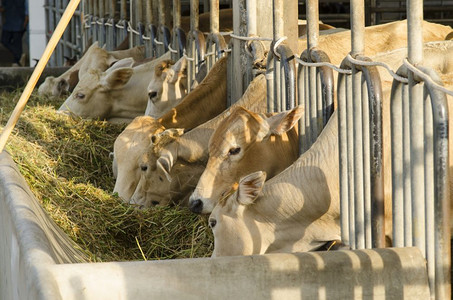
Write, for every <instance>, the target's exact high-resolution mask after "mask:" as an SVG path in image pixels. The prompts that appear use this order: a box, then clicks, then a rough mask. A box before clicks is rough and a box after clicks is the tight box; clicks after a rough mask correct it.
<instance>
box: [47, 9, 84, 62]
mask: <svg viewBox="0 0 453 300" xmlns="http://www.w3.org/2000/svg"><path fill="white" fill-rule="evenodd" d="M68 3H69V0H61V1H57V0H47V1H46V2H45V5H44V8H45V12H46V38H47V39H48V40H49V39H50V37H51V36H52V33H53V30H54V29H55V27H56V26H57V24H58V21H59V20H60V18H61V16H62V14H63V12H64V9H65V7H66V6H67V5H68ZM82 51H83V48H82V22H81V11H80V10H76V11H75V13H74V16H73V18H72V19H71V21H70V22H69V24H68V27H67V28H66V30H65V32H64V34H63V37H62V38H61V39H60V41H59V43H58V45H57V47H56V49H55V52H54V54H53V55H52V57H51V58H50V60H49V65H51V66H62V65H64V63H65V59H66V58H73V57H77V56H79V57H80V56H81V54H82Z"/></svg>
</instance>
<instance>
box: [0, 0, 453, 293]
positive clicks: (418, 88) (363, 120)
mask: <svg viewBox="0 0 453 300" xmlns="http://www.w3.org/2000/svg"><path fill="white" fill-rule="evenodd" d="M69 2H70V1H68V0H48V1H46V5H45V9H46V26H47V28H46V32H47V33H48V35H49V36H48V38H49V39H50V38H51V35H52V33H53V32H54V30H55V28H56V26H57V24H58V23H59V21H60V19H61V18H62V15H63V13H64V10H65V9H66V7H67V6H68V3H69ZM333 2H334V3H337V2H336V1H333ZM379 2H380V1H364V0H351V1H350V3H348V7H347V9H348V10H349V11H348V13H347V15H346V16H345V14H342V15H341V23H339V24H343V25H345V24H346V25H345V26H350V29H351V30H350V32H349V31H348V37H349V41H350V47H349V45H348V52H347V53H346V55H345V56H343V57H341V60H340V62H339V63H337V62H335V61H332V57H329V55H330V56H332V53H326V52H325V51H323V50H321V49H320V43H321V42H322V36H323V33H321V31H320V30H319V24H320V22H319V21H320V20H322V21H324V22H326V23H327V22H328V21H329V20H334V18H333V16H332V15H330V14H323V13H322V12H320V9H319V7H320V4H321V3H322V1H318V0H308V1H306V2H303V3H300V1H294V0H293V1H283V0H272V1H270V0H269V1H246V0H232V1H220V0H210V1H207V0H205V1H202V2H201V3H200V2H199V1H198V0H190V1H181V0H173V1H164V0H111V1H108V0H82V1H80V4H79V6H78V7H77V9H76V12H75V13H74V14H73V16H72V19H71V20H70V22H69V25H68V26H67V28H66V30H65V31H64V33H63V36H62V38H61V39H60V40H59V41H58V44H57V45H56V48H55V51H54V53H53V55H52V57H51V58H50V60H49V66H61V65H63V63H64V57H65V56H66V57H72V56H81V55H82V54H83V52H84V51H85V50H86V49H87V48H88V47H89V46H90V45H91V44H92V43H93V42H95V41H97V42H98V43H99V44H100V45H101V46H104V47H105V48H106V49H108V50H114V49H120V48H121V49H124V48H129V47H133V46H137V45H143V46H144V47H145V52H146V56H147V57H159V56H162V55H163V54H164V53H167V52H170V54H171V57H172V59H174V60H177V59H179V58H181V57H185V58H186V60H187V64H188V66H187V72H188V74H187V80H188V85H187V86H188V87H190V85H191V83H192V81H193V80H195V77H196V73H197V72H198V71H199V70H200V69H201V67H202V65H205V66H206V68H207V70H210V69H211V68H212V67H213V65H214V64H215V62H216V61H217V60H219V59H220V58H222V57H224V56H228V58H227V59H228V69H227V78H225V80H226V81H227V93H228V97H227V98H228V106H231V105H232V104H233V103H235V102H236V101H237V100H238V99H240V97H241V96H242V94H243V93H244V91H245V90H246V88H247V86H248V85H249V83H250V82H251V81H252V80H253V78H255V77H256V76H257V75H258V74H264V76H265V78H266V84H267V108H268V112H279V111H284V110H289V109H292V108H294V107H296V106H298V105H302V106H303V108H304V113H303V116H302V118H301V120H300V121H299V128H298V131H299V136H300V139H299V143H300V150H299V151H300V153H303V152H305V151H307V150H308V149H309V148H310V147H311V145H312V144H313V143H315V141H316V140H317V137H318V136H319V135H320V134H321V132H322V130H323V128H324V127H325V126H326V125H327V123H328V121H329V119H330V118H331V116H332V115H333V114H335V113H337V114H338V146H339V174H338V178H339V182H338V185H339V194H340V212H341V218H340V226H341V240H342V242H343V243H344V244H345V245H346V246H347V247H348V250H339V251H325V252H323V251H321V252H307V253H272V254H262V255H253V256H234V257H216V258H193V259H179V260H161V261H141V262H138V261H134V262H106V263H88V262H86V261H84V258H83V255H81V254H80V252H79V251H78V250H77V249H74V248H73V247H72V245H71V243H70V242H69V237H68V236H66V235H65V234H64V233H62V232H61V230H60V229H57V228H54V226H55V225H54V223H52V222H50V221H49V217H48V216H47V215H46V213H45V212H44V211H43V210H42V208H41V207H40V206H39V204H38V203H37V200H36V199H35V197H34V196H33V195H32V193H31V192H30V190H29V188H28V187H27V183H26V182H25V181H24V179H23V177H22V175H21V174H20V172H19V171H18V167H17V166H16V164H15V163H14V161H13V160H12V158H11V156H10V155H9V154H8V153H7V152H3V153H2V154H1V155H0V161H1V164H0V183H1V185H2V187H1V189H0V207H1V209H0V216H1V217H0V224H1V225H2V226H1V229H0V237H1V241H2V243H1V245H0V269H1V270H2V274H5V275H4V276H3V277H2V279H1V281H0V298H1V299H65V300H66V299H149V298H157V299H176V298H178V299H179V298H180V299H214V298H215V299H219V298H220V299H234V298H237V299H244V298H251V299H332V298H333V299H451V246H450V236H451V232H450V222H451V216H450V202H451V200H450V199H451V197H452V195H450V187H449V186H448V184H449V180H450V179H449V175H450V174H449V162H450V160H451V159H452V158H451V157H450V156H449V142H450V140H449V130H450V128H449V116H448V112H449V109H448V101H449V100H451V99H452V98H451V96H453V88H452V87H453V86H452V84H450V85H448V83H445V82H444V83H443V82H442V78H443V77H442V74H438V73H439V70H440V72H442V66H441V67H438V65H437V64H434V65H435V67H432V66H430V64H432V61H431V60H429V61H428V59H426V58H427V57H425V52H424V49H425V48H426V47H430V45H433V44H434V43H439V45H441V46H440V47H444V48H445V49H448V48H449V47H450V46H451V45H450V43H451V42H450V41H442V42H440V41H438V42H433V44H428V46H427V45H425V44H424V42H423V25H424V23H423V20H424V17H423V16H424V10H425V15H426V16H430V17H429V20H430V21H435V22H442V21H445V22H444V24H451V18H450V19H449V17H450V16H449V15H448V11H443V12H442V13H441V12H440V11H442V10H445V9H443V8H442V5H443V4H444V1H442V0H441V1H439V3H441V4H442V5H439V4H437V5H435V4H432V3H429V4H424V3H423V1H422V0H407V2H406V1H404V2H402V1H394V2H395V3H397V4H398V5H397V6H396V7H395V6H389V7H386V6H385V3H383V4H382V5H379ZM383 2H385V1H383ZM338 3H339V2H338ZM342 3H343V4H344V2H342ZM436 3H437V2H436ZM301 5H303V9H304V13H303V14H302V13H301V8H300V6H301ZM395 5H396V4H395ZM445 5H451V4H450V3H447V4H445ZM449 7H450V6H449ZM221 8H227V9H232V21H233V22H232V28H231V30H229V31H222V26H221V24H220V21H219V20H220V19H221V14H222V9H221ZM201 9H202V10H203V12H205V13H207V14H208V16H209V20H210V26H209V30H208V32H204V31H201V30H200V24H199V18H200V15H201V14H200V10H201ZM436 9H437V10H436ZM395 11H397V12H398V13H399V16H398V17H397V18H403V17H404V18H405V17H407V26H406V27H405V28H406V29H407V32H406V33H405V34H406V36H407V43H405V45H404V47H406V48H407V49H406V50H405V51H406V52H404V53H403V54H402V56H401V59H400V60H398V62H397V63H396V64H392V65H390V62H388V61H387V60H386V59H387V58H386V56H380V55H379V54H376V55H374V54H373V55H372V56H370V57H368V56H367V55H365V53H366V49H367V48H366V46H367V45H366V41H367V40H366V38H367V33H366V29H365V28H366V26H368V25H375V24H378V23H379V22H382V23H386V22H388V21H393V20H394V19H389V18H392V17H394V13H395ZM429 13H432V14H431V15H430V14H429ZM301 16H303V17H304V18H305V19H306V20H304V22H300V20H298V19H299V18H300V17H301ZM269 20H273V22H270V21H269ZM300 25H305V26H306V35H305V36H303V37H299V32H300V31H299V30H300ZM123 47H124V48H123ZM389 53H390V52H389ZM389 55H390V54H387V57H388V56H389ZM375 59H376V60H375ZM447 65H448V63H447ZM444 67H445V66H444ZM445 68H447V69H448V67H445ZM384 78H386V79H384ZM388 78H390V79H388ZM385 80H387V81H388V82H390V84H388V83H387V84H388V86H387V87H388V90H385V84H384V81H385ZM452 82H453V81H452ZM444 85H445V86H444ZM189 91H190V89H189ZM189 91H188V92H189ZM386 93H387V94H386ZM385 95H387V96H385ZM386 97H389V99H390V100H389V101H387V102H388V103H387V102H385V101H384V99H385V98H386ZM384 102H385V103H384ZM386 108H387V109H388V111H386ZM194 109H196V108H194ZM385 116H387V118H386V117H385ZM387 123H388V124H391V125H390V127H389V128H387V127H385V126H386V125H385V124H387ZM386 130H387V131H386ZM386 132H387V133H386ZM389 136H390V137H389ZM386 142H388V143H390V142H391V153H390V154H391V155H390V154H389V156H388V158H389V159H390V161H388V162H386V161H385V159H386V158H385V157H384V152H385V149H384V148H385V146H384V145H386V144H385V143H386ZM388 151H389V148H387V152H388ZM389 162H391V171H389V172H390V173H389V174H390V175H391V177H385V176H384V165H385V164H386V163H389ZM387 169H388V167H387ZM384 177H385V178H387V179H388V178H391V179H388V180H391V196H392V197H391V200H392V202H391V203H385V199H384V198H385V191H384V189H385V187H386V183H385V178H384ZM386 205H390V206H391V208H392V210H393V211H392V236H391V239H392V242H393V245H392V246H393V247H387V248H386V237H385V229H386V224H385V218H384V215H385V210H386V208H385V207H386Z"/></svg>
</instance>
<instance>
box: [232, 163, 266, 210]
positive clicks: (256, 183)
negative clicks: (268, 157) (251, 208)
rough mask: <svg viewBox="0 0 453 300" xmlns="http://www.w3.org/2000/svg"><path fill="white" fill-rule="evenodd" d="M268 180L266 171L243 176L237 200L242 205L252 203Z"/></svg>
mask: <svg viewBox="0 0 453 300" xmlns="http://www.w3.org/2000/svg"><path fill="white" fill-rule="evenodd" d="M265 180H266V172H263V171H258V172H254V173H252V174H249V175H247V176H245V177H242V178H241V180H239V186H238V190H237V202H238V203H239V204H241V205H250V204H252V203H253V202H255V200H256V198H258V195H259V194H260V192H261V190H262V189H263V186H264V181H265Z"/></svg>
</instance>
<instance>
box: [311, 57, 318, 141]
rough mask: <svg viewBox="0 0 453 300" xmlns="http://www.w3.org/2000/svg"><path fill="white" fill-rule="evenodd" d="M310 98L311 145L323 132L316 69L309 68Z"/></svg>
mask: <svg viewBox="0 0 453 300" xmlns="http://www.w3.org/2000/svg"><path fill="white" fill-rule="evenodd" d="M310 60H311V59H310ZM308 98H309V99H310V106H309V108H308V109H309V111H310V128H309V131H310V144H311V145H313V143H314V142H315V141H316V139H317V138H318V134H319V132H320V131H321V128H318V120H317V117H318V107H317V101H316V68H315V67H308Z"/></svg>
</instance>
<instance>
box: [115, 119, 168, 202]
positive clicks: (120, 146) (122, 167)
mask: <svg viewBox="0 0 453 300" xmlns="http://www.w3.org/2000/svg"><path fill="white" fill-rule="evenodd" d="M162 131H164V128H163V127H162V126H161V125H160V124H159V123H157V122H156V120H154V119H153V118H151V117H148V116H141V117H137V118H135V119H134V120H133V121H132V122H131V123H130V124H129V125H127V127H126V128H125V129H124V130H123V132H121V134H120V135H119V136H118V137H117V138H116V140H115V143H114V145H113V149H114V154H113V156H114V157H113V165H112V167H113V174H114V176H115V178H116V182H115V188H114V189H113V192H115V193H118V196H119V197H120V198H122V199H128V201H129V199H130V197H131V195H132V194H133V193H134V190H135V188H136V187H137V182H138V178H140V170H139V169H138V168H137V158H138V157H137V156H135V157H136V158H135V163H134V159H133V157H134V155H133V154H134V153H144V152H145V151H146V148H147V147H148V144H149V143H144V142H143V141H149V140H150V138H151V135H152V134H154V133H158V132H162ZM131 156H132V157H131ZM135 178H137V179H135ZM128 201H127V202H128Z"/></svg>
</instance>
